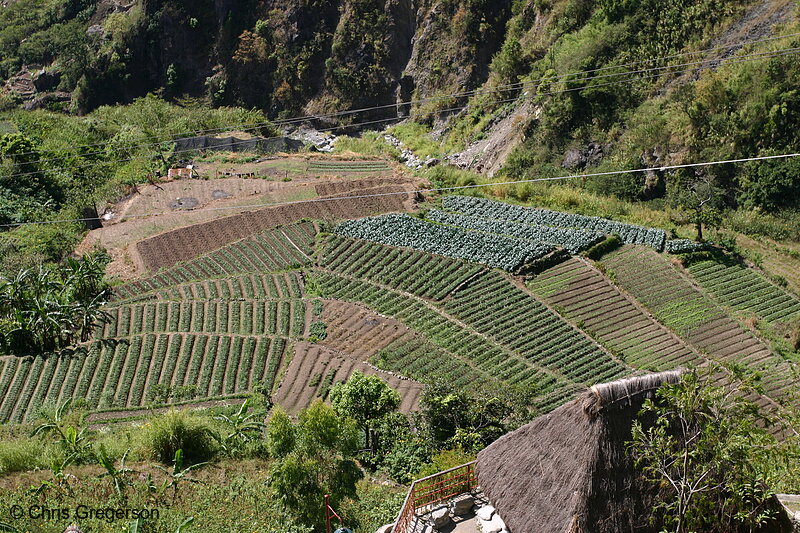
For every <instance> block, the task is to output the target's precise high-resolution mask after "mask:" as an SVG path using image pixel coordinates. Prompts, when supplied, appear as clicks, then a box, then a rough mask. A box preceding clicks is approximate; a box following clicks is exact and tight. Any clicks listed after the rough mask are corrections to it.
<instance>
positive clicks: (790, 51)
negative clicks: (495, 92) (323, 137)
mask: <svg viewBox="0 0 800 533" xmlns="http://www.w3.org/2000/svg"><path fill="white" fill-rule="evenodd" d="M798 53H800V47H796V48H789V49H785V50H778V51H774V52H769V53H759V54H752V55H745V56H732V57H730V58H728V59H714V60H713V61H717V62H724V63H725V64H726V65H727V64H737V63H745V62H749V61H756V60H760V59H765V58H774V57H781V56H787V55H795V54H798ZM693 64H694V63H693ZM661 69H662V67H659V68H657V69H650V70H661ZM694 70H695V69H694V68H685V69H684V70H681V71H678V72H672V73H670V74H673V75H681V74H686V73H688V72H692V71H694ZM644 72H648V70H644V71H641V72H640V73H644ZM661 75H662V73H661V72H659V73H657V74H650V75H647V76H637V77H635V78H630V79H624V80H615V81H610V82H606V83H600V84H594V85H583V86H579V87H570V88H568V89H560V90H556V91H547V92H537V93H535V94H531V95H528V96H519V97H514V98H509V99H505V100H495V101H491V102H483V103H481V105H499V104H505V103H510V102H515V101H520V100H530V99H534V98H537V97H542V96H552V95H556V94H563V93H569V92H574V91H581V90H584V89H593V88H598V87H607V86H611V85H617V84H620V83H627V82H631V81H637V80H646V79H651V78H657V77H660V76H661ZM472 106H473V104H467V105H464V106H457V107H452V108H449V109H440V110H436V111H428V112H421V113H410V114H408V115H405V116H402V117H389V118H384V119H376V120H370V121H364V122H359V123H355V124H348V125H340V126H331V127H329V128H321V129H319V130H317V131H320V132H325V131H334V130H339V129H347V128H356V127H361V126H369V125H374V124H381V123H386V122H394V121H400V120H406V119H408V118H414V117H422V116H429V115H432V114H439V113H451V112H456V111H463V110H465V109H468V108H470V107H472ZM279 138H282V136H273V137H264V138H262V139H259V140H262V141H267V140H273V139H279ZM249 142H252V140H250V139H245V140H241V141H237V142H232V143H230V145H229V146H237V145H240V144H247V143H249ZM198 150H200V148H186V149H183V150H174V151H173V152H172V155H174V154H178V153H186V152H196V151H198ZM151 158H153V155H152V154H148V155H139V156H132V157H129V158H123V159H111V160H107V161H98V162H94V163H89V164H87V165H84V168H94V167H98V166H100V165H105V164H110V163H125V162H129V161H136V160H142V159H151ZM60 170H68V169H67V168H66V167H54V168H48V169H43V170H36V171H30V172H19V173H15V174H9V175H6V176H5V177H6V178H14V177H23V176H30V175H35V174H40V173H46V172H57V171H60Z"/></svg>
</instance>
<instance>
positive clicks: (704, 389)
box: [630, 368, 796, 533]
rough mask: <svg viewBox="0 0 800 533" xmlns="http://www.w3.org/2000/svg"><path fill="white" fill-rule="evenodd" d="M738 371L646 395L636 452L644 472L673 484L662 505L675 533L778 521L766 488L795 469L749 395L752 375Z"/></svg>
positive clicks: (713, 373) (695, 375) (709, 374)
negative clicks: (724, 377) (722, 380)
mask: <svg viewBox="0 0 800 533" xmlns="http://www.w3.org/2000/svg"><path fill="white" fill-rule="evenodd" d="M734 375H735V376H736V377H734V378H730V379H728V380H727V381H726V382H725V383H724V384H722V385H720V384H719V369H714V368H710V369H704V370H702V371H699V370H694V371H692V372H689V373H687V374H685V375H684V376H683V379H682V380H681V381H680V382H678V383H676V384H674V385H670V384H666V385H664V386H662V387H661V388H660V389H659V390H658V392H657V393H656V398H655V399H649V400H646V402H645V404H644V407H643V408H642V413H641V414H642V416H643V417H647V418H648V419H650V418H652V419H654V420H655V421H656V422H655V424H654V425H653V426H652V427H650V428H648V429H647V430H645V429H644V428H643V427H642V424H641V422H639V421H636V422H634V426H633V433H632V437H633V439H632V442H631V443H630V451H631V453H632V454H633V457H634V458H635V460H636V464H637V466H639V467H640V468H642V470H643V472H644V474H645V476H647V478H649V479H650V480H652V481H653V482H655V483H659V484H661V486H664V487H666V488H667V494H668V496H667V497H665V498H664V500H663V501H662V502H661V503H660V504H659V505H658V506H657V508H656V509H657V511H658V512H659V513H663V516H664V524H665V525H666V526H667V527H669V528H670V530H672V531H675V532H676V533H685V532H688V531H700V530H702V531H752V530H753V528H758V527H762V526H764V525H767V524H771V523H773V524H774V520H775V519H776V518H777V509H776V508H775V507H774V506H773V505H772V503H771V496H772V495H771V493H770V492H769V489H768V487H774V486H775V485H776V483H777V482H778V480H779V479H781V477H782V476H785V475H787V474H789V473H790V472H791V471H794V470H796V465H792V464H791V461H792V457H791V456H790V455H788V454H787V450H788V448H787V447H786V445H785V444H781V443H779V442H777V441H776V439H775V437H774V436H772V435H771V434H770V433H769V429H770V428H769V426H768V427H766V428H765V427H764V420H763V419H762V418H761V416H760V415H759V414H758V408H757V406H755V405H754V404H753V403H751V401H749V400H747V399H746V395H747V394H748V393H752V392H754V391H755V389H754V388H753V376H748V375H747V374H742V373H740V372H736V373H735V374H734ZM790 440H791V438H790ZM790 446H791V444H790ZM786 465H789V466H788V469H786ZM790 475H791V474H790Z"/></svg>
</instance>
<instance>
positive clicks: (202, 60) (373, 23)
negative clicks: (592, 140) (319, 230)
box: [21, 0, 511, 120]
mask: <svg viewBox="0 0 800 533" xmlns="http://www.w3.org/2000/svg"><path fill="white" fill-rule="evenodd" d="M95 4H96V5H95V7H94V12H93V15H92V16H91V18H90V19H89V20H88V21H87V22H86V36H85V38H86V41H87V46H88V47H89V48H91V53H90V54H89V56H90V57H89V59H90V61H89V63H90V64H89V66H88V67H87V68H86V70H85V72H84V75H83V76H82V77H81V79H80V80H79V81H78V82H77V83H76V84H75V87H68V88H66V89H67V90H70V91H73V92H76V93H77V94H76V98H75V99H76V102H77V104H78V106H79V108H80V109H81V110H82V111H87V110H90V109H92V108H94V107H96V106H98V105H102V104H112V103H116V102H126V101H130V100H131V99H132V98H135V97H137V96H142V95H144V94H146V93H147V92H153V91H162V92H163V93H164V94H165V95H166V96H179V95H183V94H188V95H191V96H208V97H209V98H210V99H211V100H212V101H214V102H215V103H217V104H236V105H243V106H246V107H259V108H263V109H265V110H267V111H268V113H269V114H270V115H272V116H279V115H281V114H283V115H288V114H296V113H303V112H308V113H324V112H329V111H335V110H340V109H343V108H348V107H367V106H373V105H385V104H391V103H395V102H398V101H403V100H408V99H410V98H412V97H413V98H427V97H430V96H434V95H436V94H440V93H450V92H457V91H459V90H468V89H473V88H475V87H477V86H478V85H480V84H481V83H482V82H483V81H485V79H486V76H487V73H488V66H489V63H490V62H491V58H492V56H493V55H494V54H495V53H496V52H497V50H498V49H499V47H500V45H501V44H502V42H503V38H504V33H505V25H506V23H507V21H508V19H509V18H510V16H511V0H499V1H493V2H490V1H488V0H100V1H99V2H96V3H95ZM61 59H62V58H55V60H54V61H53V64H52V65H50V69H51V70H54V71H57V70H58V68H59V64H61V63H64V61H62V60H61ZM45 66H47V65H45ZM62 89H63V88H62ZM21 96H23V97H24V98H25V99H31V98H34V97H35V95H33V96H32V95H28V94H25V95H21ZM399 112H401V113H408V112H409V110H408V109H405V110H403V109H400V110H399ZM397 113H398V109H394V108H392V109H388V110H385V111H383V112H381V113H376V114H375V116H392V115H397ZM364 118H365V117H359V120H361V119H364ZM368 118H375V117H374V116H373V117H368ZM368 118H367V119H368Z"/></svg>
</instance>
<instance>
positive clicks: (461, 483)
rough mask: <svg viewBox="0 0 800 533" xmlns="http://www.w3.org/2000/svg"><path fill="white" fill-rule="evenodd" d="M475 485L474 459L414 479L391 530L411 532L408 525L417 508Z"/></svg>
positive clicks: (469, 489) (442, 499)
mask: <svg viewBox="0 0 800 533" xmlns="http://www.w3.org/2000/svg"><path fill="white" fill-rule="evenodd" d="M475 487H477V479H476V477H475V461H472V462H471V463H467V464H463V465H461V466H457V467H455V468H451V469H449V470H445V471H444V472H439V473H437V474H433V475H432V476H428V477H424V478H422V479H418V480H416V481H414V482H413V483H412V484H411V488H410V489H408V494H406V499H405V501H404V502H403V506H402V507H401V508H400V512H399V513H398V514H397V520H395V522H394V529H393V530H392V532H393V533H411V531H410V530H409V527H411V526H412V524H413V523H414V518H415V516H416V514H417V510H419V509H421V508H423V507H426V506H430V505H433V504H436V503H439V502H443V501H445V500H449V499H451V498H453V497H455V496H458V495H459V494H464V493H466V492H471V491H472V490H473V489H474V488H475Z"/></svg>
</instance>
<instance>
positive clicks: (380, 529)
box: [375, 524, 394, 533]
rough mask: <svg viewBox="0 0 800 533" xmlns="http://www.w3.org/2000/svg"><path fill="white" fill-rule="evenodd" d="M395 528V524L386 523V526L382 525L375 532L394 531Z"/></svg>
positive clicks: (388, 532) (386, 532)
mask: <svg viewBox="0 0 800 533" xmlns="http://www.w3.org/2000/svg"><path fill="white" fill-rule="evenodd" d="M393 529H394V524H386V525H385V526H381V527H379V528H378V529H377V531H375V533H392V530H393Z"/></svg>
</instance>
